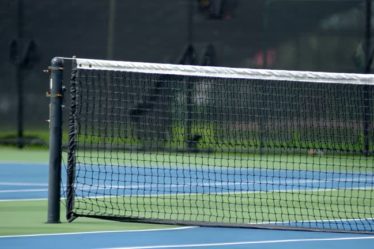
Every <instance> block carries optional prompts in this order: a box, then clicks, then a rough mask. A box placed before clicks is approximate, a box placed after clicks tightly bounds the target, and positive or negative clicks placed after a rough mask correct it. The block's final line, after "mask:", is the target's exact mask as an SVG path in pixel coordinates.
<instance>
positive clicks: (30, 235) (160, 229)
mask: <svg viewBox="0 0 374 249" xmlns="http://www.w3.org/2000/svg"><path fill="white" fill-rule="evenodd" d="M193 228H197V227H196V226H186V227H173V228H156V229H139V230H114V231H92V232H76V233H41V234H23V235H3V236H0V239H5V238H23V237H44V236H46V237H48V236H66V235H81V234H101V233H104V234H105V233H142V232H162V231H173V230H186V229H193Z"/></svg>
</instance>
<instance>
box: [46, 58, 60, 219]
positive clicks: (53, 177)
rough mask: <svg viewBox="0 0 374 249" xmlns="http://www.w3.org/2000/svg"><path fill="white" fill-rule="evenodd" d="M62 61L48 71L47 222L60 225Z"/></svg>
mask: <svg viewBox="0 0 374 249" xmlns="http://www.w3.org/2000/svg"><path fill="white" fill-rule="evenodd" d="M63 64H64V62H63V59H62V58H57V57H56V58H53V59H52V61H51V66H50V67H49V71H50V79H49V80H50V106H49V108H50V110H49V111H50V113H49V122H50V124H49V127H50V129H49V130H50V136H49V180H48V220H47V223H60V198H61V190H60V182H61V147H62V101H63V86H62V81H63Z"/></svg>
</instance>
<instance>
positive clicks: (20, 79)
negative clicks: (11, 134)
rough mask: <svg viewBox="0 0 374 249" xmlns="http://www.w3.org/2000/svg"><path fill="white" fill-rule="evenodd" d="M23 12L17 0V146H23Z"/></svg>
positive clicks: (21, 2) (20, 1)
mask: <svg viewBox="0 0 374 249" xmlns="http://www.w3.org/2000/svg"><path fill="white" fill-rule="evenodd" d="M23 18H24V14H23V0H18V5H17V46H18V53H19V54H18V61H17V63H16V84H17V139H16V143H17V147H18V148H23V146H24V134H23V99H24V94H23V70H22V62H21V61H20V60H21V58H19V57H20V56H21V55H20V53H21V50H22V49H23V45H24V44H23V34H24V32H23V28H24V21H23Z"/></svg>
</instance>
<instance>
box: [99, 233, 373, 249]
mask: <svg viewBox="0 0 374 249" xmlns="http://www.w3.org/2000/svg"><path fill="white" fill-rule="evenodd" d="M368 239H374V236H366V237H340V238H315V239H285V240H259V241H239V242H222V243H205V244H203V243H202V244H179V245H158V246H131V247H110V248H105V249H157V248H192V247H211V246H235V245H251V244H279V243H295V242H314V241H345V240H368Z"/></svg>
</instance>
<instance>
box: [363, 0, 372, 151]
mask: <svg viewBox="0 0 374 249" xmlns="http://www.w3.org/2000/svg"><path fill="white" fill-rule="evenodd" d="M371 8H372V2H371V0H366V22H365V73H366V74H369V73H370V67H371V54H372V51H371V50H372V49H371V15H372V13H371V12H372V9H371ZM369 127H370V88H369V86H368V85H366V86H364V118H363V128H364V148H363V149H364V154H365V155H366V156H368V155H369V153H370V148H369V147H370V143H369Z"/></svg>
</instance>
